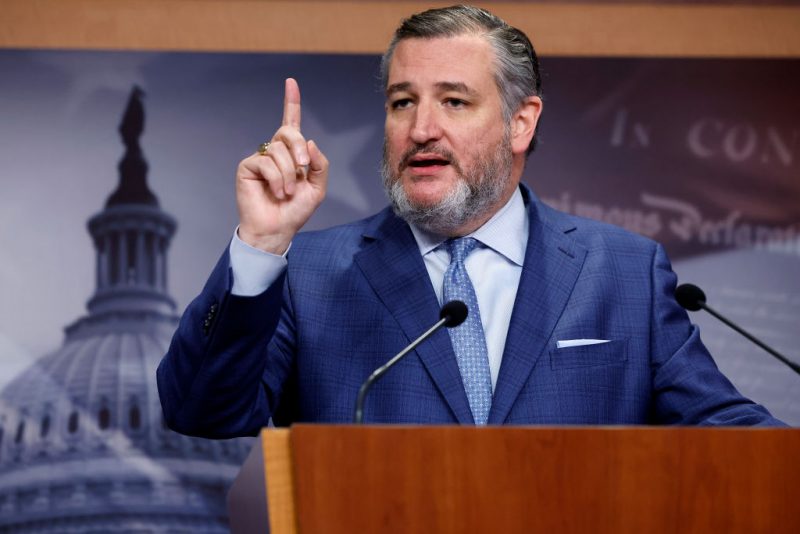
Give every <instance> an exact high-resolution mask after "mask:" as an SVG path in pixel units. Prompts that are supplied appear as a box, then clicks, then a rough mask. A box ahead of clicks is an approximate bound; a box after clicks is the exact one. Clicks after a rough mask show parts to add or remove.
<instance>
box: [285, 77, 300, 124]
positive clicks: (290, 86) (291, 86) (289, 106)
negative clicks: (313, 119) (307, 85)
mask: <svg viewBox="0 0 800 534" xmlns="http://www.w3.org/2000/svg"><path fill="white" fill-rule="evenodd" d="M281 124H282V125H283V126H293V127H295V128H297V129H298V130H299V129H300V86H298V85H297V80H295V79H294V78H286V88H285V90H284V94H283V122H281Z"/></svg>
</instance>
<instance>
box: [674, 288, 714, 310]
mask: <svg viewBox="0 0 800 534" xmlns="http://www.w3.org/2000/svg"><path fill="white" fill-rule="evenodd" d="M675 300H677V301H678V304H680V305H681V306H683V307H684V308H686V309H687V310H689V311H697V310H699V309H700V308H702V304H705V303H706V294H705V293H703V290H702V289H700V288H699V287H697V286H696V285H694V284H681V285H679V286H678V287H677V288H676V289H675Z"/></svg>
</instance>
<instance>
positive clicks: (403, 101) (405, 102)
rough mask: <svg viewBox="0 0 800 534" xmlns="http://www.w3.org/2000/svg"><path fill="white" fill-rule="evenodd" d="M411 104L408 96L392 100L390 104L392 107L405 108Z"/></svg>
mask: <svg viewBox="0 0 800 534" xmlns="http://www.w3.org/2000/svg"><path fill="white" fill-rule="evenodd" d="M410 105H411V99H410V98H400V99H398V100H392V102H391V104H390V106H391V108H392V109H405V108H407V107H408V106H410Z"/></svg>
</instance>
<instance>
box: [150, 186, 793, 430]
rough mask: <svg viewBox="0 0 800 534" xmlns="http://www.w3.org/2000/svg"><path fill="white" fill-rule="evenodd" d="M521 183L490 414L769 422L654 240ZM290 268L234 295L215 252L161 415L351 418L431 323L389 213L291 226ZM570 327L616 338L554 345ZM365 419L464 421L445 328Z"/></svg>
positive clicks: (229, 420) (239, 422)
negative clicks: (364, 387) (688, 307)
mask: <svg viewBox="0 0 800 534" xmlns="http://www.w3.org/2000/svg"><path fill="white" fill-rule="evenodd" d="M522 189H523V197H524V198H525V200H526V204H527V209H528V213H529V219H530V236H529V242H528V246H527V251H526V255H525V263H524V266H523V271H522V276H521V279H520V284H519V290H518V293H517V296H516V300H515V301H514V302H508V306H513V314H512V318H511V323H510V326H509V330H508V338H507V341H506V347H505V351H504V354H503V360H502V364H501V368H500V374H499V377H498V380H497V386H496V390H495V393H494V398H493V403H492V408H491V412H490V415H489V424H525V425H527V424H689V425H694V424H731V425H741V424H770V425H771V424H780V422H779V421H777V420H775V419H773V418H771V416H770V415H769V413H768V412H767V411H766V410H765V409H764V408H763V407H761V406H759V405H757V404H754V403H752V402H751V401H749V400H748V399H746V398H744V397H742V396H741V395H740V394H739V393H738V392H737V391H736V389H735V388H734V387H733V386H732V385H731V384H730V382H729V381H728V380H727V379H726V378H725V377H724V376H723V375H722V374H721V373H720V372H719V371H718V370H717V368H716V366H715V364H714V362H713V360H712V359H711V357H710V356H709V354H708V352H707V350H706V349H705V347H704V346H703V344H702V343H701V341H700V338H699V334H698V331H697V328H696V327H694V326H693V325H691V324H690V322H689V320H688V317H687V315H686V313H685V312H684V311H683V309H681V308H680V307H679V306H678V304H677V303H676V302H675V300H674V298H673V291H674V289H675V283H676V277H675V275H674V273H673V272H672V270H671V268H670V264H669V261H668V259H667V258H666V256H665V254H664V251H663V249H662V248H661V246H660V245H658V244H656V243H654V242H652V241H650V240H647V239H645V238H643V237H640V236H637V235H634V234H631V233H629V232H626V231H624V230H621V229H619V228H616V227H613V226H609V225H605V224H601V223H597V222H594V221H589V220H586V219H581V218H578V217H573V216H570V215H567V214H564V213H561V212H558V211H555V210H553V209H552V208H549V207H548V206H545V205H544V204H542V203H541V202H539V201H538V200H537V199H536V198H535V196H534V195H533V194H532V193H531V192H530V191H529V190H527V188H525V187H523V188H522ZM288 263H289V266H288V269H287V271H286V273H285V275H283V276H282V277H281V278H280V279H279V280H278V281H276V282H275V283H274V284H273V285H272V286H271V287H270V288H269V289H267V290H266V291H265V292H264V293H262V294H261V295H258V296H255V297H240V296H235V295H231V293H230V288H231V285H232V278H231V274H230V268H229V259H228V255H227V252H226V253H225V254H224V255H223V256H222V258H221V259H220V261H219V263H218V264H217V266H216V268H215V269H214V271H213V273H212V275H211V277H210V279H209V281H208V282H207V284H206V286H205V288H204V289H203V292H202V293H201V294H200V296H199V297H197V299H195V300H194V301H193V302H192V303H191V304H190V305H189V307H188V308H187V310H186V311H185V313H184V315H183V317H182V319H181V322H180V325H179V327H178V329H177V331H176V333H175V336H174V338H173V340H172V343H171V346H170V348H169V351H168V353H167V354H166V356H165V357H164V359H163V361H162V362H161V365H160V366H159V369H158V385H159V393H160V397H161V403H162V407H163V409H164V415H165V418H166V420H167V423H168V424H169V425H170V427H171V428H173V429H175V430H177V431H180V432H183V433H187V434H191V435H202V436H208V437H231V436H238V435H247V434H255V433H256V432H257V431H258V430H259V429H260V428H261V427H263V426H265V425H266V424H267V422H268V420H269V419H270V417H271V418H273V420H274V421H275V423H276V424H289V423H291V422H301V421H302V422H309V421H316V422H349V421H350V420H351V419H352V415H353V408H354V404H355V398H356V393H357V391H358V388H359V385H360V384H361V383H362V381H363V380H365V379H366V378H367V376H369V374H370V373H371V372H372V371H373V370H374V369H375V368H377V367H379V366H380V365H382V364H384V363H385V362H386V361H387V360H388V359H389V358H391V357H392V356H393V355H394V354H396V353H397V352H399V351H400V350H401V349H402V348H403V347H404V346H406V345H407V344H408V343H409V342H410V341H411V340H413V339H415V338H416V337H417V336H419V335H420V334H421V333H422V332H423V331H425V330H426V329H427V328H428V327H429V326H430V325H431V324H433V323H434V322H435V321H436V320H437V319H438V313H439V305H438V303H437V301H436V296H435V294H434V291H433V287H432V286H431V282H430V279H429V277H428V274H427V271H426V269H425V266H424V263H423V260H422V258H421V256H420V253H419V249H418V247H417V244H416V241H415V240H414V237H413V235H412V234H411V231H410V229H409V227H408V225H407V224H406V223H405V222H404V221H402V220H401V219H399V218H398V217H396V216H395V215H394V214H393V213H392V212H391V210H389V209H386V210H384V211H382V212H380V213H378V214H377V215H375V216H373V217H371V218H368V219H365V220H362V221H359V222H356V223H353V224H349V225H345V226H340V227H336V228H333V229H329V230H325V231H320V232H309V233H303V234H299V235H298V236H296V238H295V240H294V242H293V244H292V248H291V251H290V253H289V261H288ZM581 338H593V339H607V340H611V341H610V342H609V343H604V344H598V345H589V346H581V347H572V348H556V342H557V341H558V340H566V339H581ZM364 419H365V421H367V422H373V423H423V424H427V423H430V424H443V423H444V424H446V423H463V424H471V423H472V422H473V421H472V415H471V413H470V410H469V405H468V402H467V397H466V393H465V392H464V387H463V385H462V383H461V377H460V375H459V371H458V366H457V363H456V359H455V355H454V354H453V349H452V347H451V344H450V338H449V336H448V333H447V331H446V330H441V331H439V332H438V333H436V334H435V335H434V336H433V337H432V338H431V339H430V340H428V341H427V342H426V343H424V344H423V345H421V346H420V347H418V348H417V350H416V351H415V353H413V354H410V355H409V356H408V357H407V358H406V359H404V360H403V361H402V362H401V363H400V364H399V365H398V366H397V367H396V368H394V369H392V371H391V372H390V373H389V374H387V375H386V376H385V377H384V378H383V379H382V380H381V381H380V382H378V383H377V384H376V385H375V387H374V388H373V390H372V391H371V393H370V395H369V397H368V398H367V404H366V408H365V415H364Z"/></svg>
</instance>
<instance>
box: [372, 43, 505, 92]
mask: <svg viewBox="0 0 800 534" xmlns="http://www.w3.org/2000/svg"><path fill="white" fill-rule="evenodd" d="M442 82H447V83H464V84H466V85H467V86H469V87H472V88H475V89H481V88H486V87H487V86H488V85H494V50H493V49H492V47H491V45H490V44H489V41H488V40H487V39H486V38H485V37H483V36H481V35H473V34H467V35H458V36H455V37H436V38H432V39H428V38H426V39H422V38H411V39H404V40H402V41H400V42H399V43H398V44H397V47H396V48H395V50H394V54H393V55H392V61H391V64H390V65H389V76H388V80H387V87H390V86H392V85H397V84H409V85H411V86H423V87H424V86H429V85H437V84H441V83H442Z"/></svg>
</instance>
